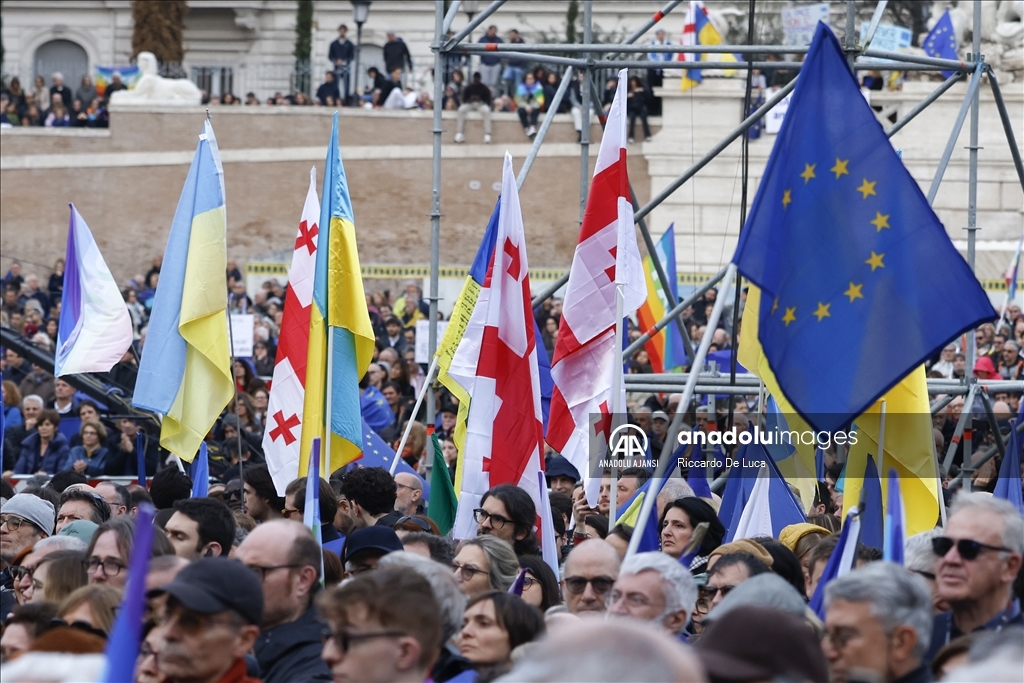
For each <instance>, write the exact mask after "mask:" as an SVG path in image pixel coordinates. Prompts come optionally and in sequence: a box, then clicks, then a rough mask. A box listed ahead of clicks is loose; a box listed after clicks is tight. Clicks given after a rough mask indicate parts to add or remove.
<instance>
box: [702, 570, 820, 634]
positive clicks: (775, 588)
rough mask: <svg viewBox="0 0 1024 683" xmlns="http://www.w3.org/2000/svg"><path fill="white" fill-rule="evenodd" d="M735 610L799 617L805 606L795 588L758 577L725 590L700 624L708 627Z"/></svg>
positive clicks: (770, 576) (776, 579)
mask: <svg viewBox="0 0 1024 683" xmlns="http://www.w3.org/2000/svg"><path fill="white" fill-rule="evenodd" d="M737 607H769V608H771V609H777V610H779V611H780V612H788V613H790V614H793V615H795V616H798V617H802V616H803V615H804V612H805V610H806V608H807V603H806V602H805V601H804V599H803V598H802V597H800V594H799V593H797V592H796V589H795V588H793V586H791V585H790V584H789V582H788V581H786V580H785V579H783V578H782V577H781V576H779V575H778V574H772V573H767V574H758V575H757V576H753V577H751V578H749V579H747V580H746V581H744V582H743V583H741V584H739V585H738V586H736V587H735V588H733V589H732V590H731V591H729V594H728V595H726V596H725V597H724V598H722V602H720V603H719V604H718V605H717V606H716V607H715V608H714V609H713V610H711V611H710V612H708V614H707V616H705V617H704V618H703V619H702V620H701V623H702V624H710V623H711V622H713V621H715V620H717V619H721V618H722V617H723V616H725V615H726V614H727V613H728V612H730V611H731V610H734V609H736V608H737Z"/></svg>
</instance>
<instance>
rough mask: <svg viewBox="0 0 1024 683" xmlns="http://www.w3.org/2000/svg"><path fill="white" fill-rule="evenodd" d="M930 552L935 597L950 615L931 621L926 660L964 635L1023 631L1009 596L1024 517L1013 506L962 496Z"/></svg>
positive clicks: (983, 496) (1023, 551) (1022, 556)
mask: <svg viewBox="0 0 1024 683" xmlns="http://www.w3.org/2000/svg"><path fill="white" fill-rule="evenodd" d="M932 550H933V551H934V552H935V555H936V557H938V559H939V564H938V571H937V572H936V575H935V581H936V589H937V592H938V597H939V598H941V599H942V600H945V601H946V603H947V604H948V605H949V608H950V611H949V612H943V613H942V614H939V615H937V616H936V617H935V624H934V627H933V630H932V642H931V647H930V648H929V649H928V655H929V657H928V659H930V658H931V657H932V656H934V655H935V653H936V652H938V651H939V649H940V648H941V647H942V646H943V645H945V644H946V643H948V642H950V641H952V640H954V639H955V638H958V637H960V636H961V635H964V634H966V633H972V632H975V631H1002V630H1003V629H1004V628H1009V627H1012V626H1017V627H1019V626H1022V625H1024V615H1022V614H1021V608H1020V602H1019V601H1018V600H1016V599H1015V598H1014V596H1013V582H1014V579H1016V577H1017V573H1018V572H1019V571H1020V568H1021V562H1022V561H1024V517H1021V515H1020V513H1019V512H1018V511H1017V509H1016V508H1015V507H1013V505H1011V504H1010V503H1008V502H1007V501H1005V500H1000V499H998V498H994V497H992V496H991V495H989V494H987V493H961V494H960V495H958V496H957V497H956V498H955V499H954V500H953V507H952V509H951V511H950V515H949V519H948V520H947V522H946V527H945V529H944V535H942V536H936V537H935V538H933V539H932Z"/></svg>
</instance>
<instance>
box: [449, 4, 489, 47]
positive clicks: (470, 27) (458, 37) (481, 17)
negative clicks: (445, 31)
mask: <svg viewBox="0 0 1024 683" xmlns="http://www.w3.org/2000/svg"><path fill="white" fill-rule="evenodd" d="M504 4H505V0H494V2H492V3H491V4H490V5H488V6H487V7H485V8H484V10H483V11H482V12H480V14H478V15H476V16H475V17H474V18H473V21H471V22H469V23H468V24H466V25H465V26H463V27H462V30H461V31H459V32H458V33H456V34H455V35H454V36H452V38H451V40H448V41H446V42H445V43H444V44H443V45H442V46H441V52H449V51H451V49H452V48H454V47H455V46H456V45H458V44H459V42H460V41H462V40H463V39H464V38H465V37H466V36H468V35H469V34H470V33H472V32H473V31H474V30H475V29H476V27H477V26H479V25H480V24H482V23H484V21H486V20H487V17H489V16H491V15H492V14H494V13H495V12H497V11H498V8H499V7H501V6H502V5H504Z"/></svg>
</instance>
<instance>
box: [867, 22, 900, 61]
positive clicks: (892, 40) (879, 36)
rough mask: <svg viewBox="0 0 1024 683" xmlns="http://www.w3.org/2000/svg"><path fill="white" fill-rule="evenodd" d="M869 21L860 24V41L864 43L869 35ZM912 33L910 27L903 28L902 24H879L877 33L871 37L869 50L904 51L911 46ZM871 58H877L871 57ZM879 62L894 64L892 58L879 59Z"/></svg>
mask: <svg viewBox="0 0 1024 683" xmlns="http://www.w3.org/2000/svg"><path fill="white" fill-rule="evenodd" d="M868 27H869V24H868V22H866V21H865V22H862V23H861V25H860V42H861V43H862V44H863V43H864V39H865V38H867V37H868ZM912 35H913V34H912V33H911V31H910V29H909V28H903V27H902V26H893V25H891V24H879V25H878V28H876V29H875V35H874V37H872V38H871V45H869V46H868V49H869V50H884V51H885V52H903V51H904V50H905V49H906V48H908V47H910V39H911V37H912ZM869 59H877V58H875V57H870V58H869ZM877 61H879V62H885V63H886V64H893V63H894V62H892V61H891V60H888V59H885V60H880V59H879V60H877Z"/></svg>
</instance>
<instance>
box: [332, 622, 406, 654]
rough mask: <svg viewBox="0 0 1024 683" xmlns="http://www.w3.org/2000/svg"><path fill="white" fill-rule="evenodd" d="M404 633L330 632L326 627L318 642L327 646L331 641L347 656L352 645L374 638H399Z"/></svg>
mask: <svg viewBox="0 0 1024 683" xmlns="http://www.w3.org/2000/svg"><path fill="white" fill-rule="evenodd" d="M404 635H405V633H404V632H402V631H393V630H392V631H373V632H370V633H349V632H347V631H332V630H331V629H330V628H328V627H326V626H325V627H324V629H323V630H322V631H321V632H320V640H321V641H323V644H324V645H327V642H328V641H331V640H333V641H334V643H335V645H337V646H338V649H339V650H341V653H342V654H344V655H347V654H348V651H349V649H350V648H351V647H352V644H353V643H359V642H362V641H364V640H373V639H374V638H401V637H402V636H404Z"/></svg>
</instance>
